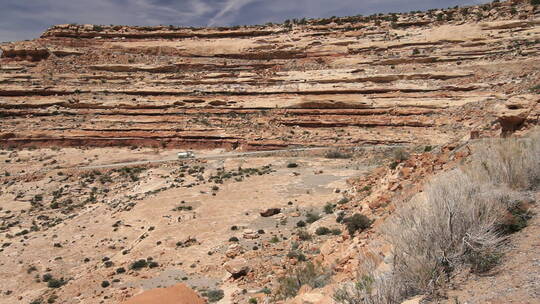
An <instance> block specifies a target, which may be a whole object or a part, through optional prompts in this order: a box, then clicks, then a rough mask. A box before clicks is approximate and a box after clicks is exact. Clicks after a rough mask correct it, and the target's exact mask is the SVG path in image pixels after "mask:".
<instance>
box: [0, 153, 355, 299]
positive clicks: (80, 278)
mask: <svg viewBox="0 0 540 304" xmlns="http://www.w3.org/2000/svg"><path fill="white" fill-rule="evenodd" d="M4 152H6V153H4V154H3V155H1V156H0V157H2V158H0V162H1V164H2V165H1V167H0V174H1V173H2V172H9V173H11V174H13V175H12V176H7V177H6V176H4V177H3V180H2V181H3V183H4V187H3V188H2V191H1V192H0V207H2V210H1V213H0V214H1V215H2V220H3V226H4V227H6V226H9V225H8V224H9V223H12V222H13V220H14V219H18V223H15V224H13V225H12V226H10V227H9V228H6V229H5V230H4V231H3V232H5V233H3V234H2V236H1V242H2V243H4V244H7V243H9V245H4V247H2V248H3V252H2V254H3V256H4V257H5V258H4V259H2V261H1V262H0V273H2V275H4V276H5V277H11V278H13V279H12V280H8V281H4V282H3V283H2V284H1V287H0V289H1V291H2V294H1V296H0V303H14V302H20V303H25V302H28V303H29V302H30V301H32V300H34V299H37V298H40V297H41V298H43V299H47V298H48V297H50V296H51V295H56V296H58V297H59V300H61V303H101V302H104V303H114V302H115V301H118V300H122V299H126V298H128V297H129V296H131V295H133V294H137V293H139V292H140V291H141V290H148V289H151V288H156V287H169V286H173V285H175V284H177V283H180V282H182V283H185V284H187V285H189V286H191V287H193V288H195V289H198V290H204V289H211V288H218V287H220V286H221V285H222V284H223V280H224V279H226V278H227V277H228V273H227V272H226V271H225V270H224V269H223V267H222V263H223V262H224V261H225V259H224V253H225V251H226V249H227V247H228V246H229V245H230V244H229V242H228V239H229V238H230V237H232V236H236V237H238V238H239V239H240V240H241V241H240V244H241V245H242V246H243V247H245V248H248V250H249V248H252V247H259V248H260V247H261V246H263V243H266V242H267V241H268V240H269V239H270V238H271V237H273V236H274V235H275V236H279V237H280V238H284V237H285V238H287V237H290V235H291V232H292V230H293V229H292V228H293V227H294V225H295V223H296V221H298V220H299V219H301V218H303V217H298V218H294V219H292V220H289V221H283V222H287V223H282V224H279V225H278V223H280V222H282V219H283V217H279V218H262V217H261V216H260V214H259V213H260V212H261V211H264V210H265V209H266V208H270V207H272V208H282V213H283V214H284V216H285V217H287V216H288V214H291V213H299V214H304V213H305V212H307V211H311V210H313V211H317V212H320V211H321V209H322V206H324V204H326V203H327V202H335V201H337V200H339V199H340V198H342V197H343V196H344V195H346V190H345V189H346V188H347V184H346V180H347V179H348V178H349V177H352V176H357V175H359V174H362V173H363V172H364V170H365V169H366V167H365V166H364V165H363V164H362V162H360V161H359V160H357V159H326V158H323V157H312V158H306V157H292V156H291V157H256V158H234V159H220V160H208V161H204V162H202V161H196V160H191V161H187V162H184V165H185V166H186V168H187V167H189V168H194V167H204V168H205V170H204V172H203V173H202V174H201V175H203V176H204V182H203V181H199V180H197V179H195V178H192V177H191V176H187V177H185V179H186V182H184V183H183V186H178V187H177V186H175V184H177V183H178V182H177V181H178V178H177V176H180V175H181V173H179V172H180V171H178V170H179V169H178V167H179V166H181V162H177V163H166V164H161V165H159V166H154V167H150V168H147V169H145V170H144V171H143V172H142V173H140V174H139V175H138V179H137V180H136V181H133V180H130V179H126V178H125V176H123V175H121V174H120V175H118V174H119V173H118V172H116V173H115V172H113V173H110V174H111V176H112V181H109V182H106V183H104V184H100V182H97V181H94V182H93V183H91V182H88V183H85V182H84V181H85V179H86V180H87V179H88V177H81V174H82V175H84V174H85V172H84V171H81V170H75V171H73V172H72V171H69V170H68V171H66V170H63V169H54V168H55V166H60V167H63V166H79V165H81V164H99V163H111V162H120V161H130V160H134V159H141V158H146V157H148V158H150V159H159V158H160V157H166V156H168V155H170V154H173V155H174V153H176V152H175V151H174V152H173V151H166V152H165V151H153V150H151V149H146V150H144V149H141V150H135V151H130V150H128V149H112V148H110V149H89V150H77V149H62V150H60V151H54V150H48V149H43V150H34V151H28V150H25V151H18V152H10V151H4ZM216 152H219V151H205V152H202V154H204V153H209V154H210V153H216ZM6 159H10V160H11V161H12V162H8V163H6V162H5V160H6ZM16 159H20V161H16ZM97 160H99V161H97ZM51 162H54V164H50V163H51ZM190 162H191V163H190ZM23 163H24V164H25V165H23ZM290 163H296V164H297V165H298V166H297V167H295V168H289V167H288V164H290ZM264 166H268V167H267V168H271V169H270V170H269V171H268V172H267V173H265V174H262V175H258V174H254V175H251V176H249V177H248V176H244V177H243V180H241V181H236V180H234V179H227V180H225V181H224V182H223V184H216V185H217V186H218V188H219V189H218V190H215V189H213V185H214V184H213V183H209V182H206V180H207V178H208V177H209V176H212V175H213V174H216V172H217V171H218V170H221V168H223V170H224V171H225V172H228V171H231V172H232V171H234V170H237V168H238V167H242V168H263V167H264ZM46 169H47V170H46ZM62 171H66V172H62ZM36 172H41V173H36ZM59 172H61V173H62V174H61V175H59ZM107 172H110V171H107V170H103V173H102V174H101V175H99V176H105V175H107V174H109V173H107ZM86 173H88V172H86ZM194 175H196V174H194ZM190 178H191V179H190ZM15 179H18V180H21V179H26V182H24V183H20V182H17V183H15V182H14V180H15ZM81 180H82V181H83V182H82V183H81ZM188 181H189V182H188ZM191 181H193V182H191ZM63 185H65V186H63ZM67 186H69V187H67ZM61 187H65V188H63V189H68V190H66V191H65V192H64V193H65V194H64V196H62V198H66V197H70V198H72V199H73V200H74V201H77V199H78V198H77V196H80V197H83V196H86V195H88V191H89V190H88V189H92V188H96V190H91V191H95V193H96V197H97V200H96V201H95V202H93V203H86V204H83V206H82V207H77V208H75V209H74V210H67V209H63V208H59V209H50V208H47V204H48V203H49V201H50V200H51V198H50V193H52V192H53V191H54V190H57V189H58V188H61ZM336 189H340V191H339V193H337V192H338V191H336ZM40 194H41V195H43V199H42V202H43V204H44V205H45V207H44V208H42V209H39V210H37V209H32V208H31V206H32V199H33V198H35V196H36V195H40ZM51 204H52V203H51ZM179 206H190V207H191V208H192V209H191V210H180V211H178V210H177V211H173V209H175V208H177V207H179ZM40 216H41V218H40ZM43 216H46V217H48V220H43ZM38 219H41V221H40V220H38ZM56 219H58V220H57V222H56ZM36 221H37V224H35V223H36ZM51 222H54V223H55V224H51ZM45 223H46V224H45ZM33 225H35V226H38V227H39V228H38V229H37V231H34V230H32V229H28V228H29V227H32V226H33ZM232 226H237V227H238V230H234V231H233V230H231V227H232ZM243 229H252V230H255V231H257V230H259V229H263V230H264V231H265V234H264V235H261V237H260V238H258V239H255V240H251V239H243V238H242V231H243ZM24 230H30V232H27V233H24V232H23V231H24ZM8 234H9V236H7V235H8ZM190 239H191V240H192V241H193V242H192V243H189V240H190ZM186 240H187V241H188V245H187V246H186V247H183V246H179V245H178V244H179V243H182V242H185V241H186ZM139 259H148V261H150V260H153V261H155V262H157V263H158V264H159V266H158V267H155V268H144V269H141V270H130V269H129V268H130V265H131V264H132V263H133V262H134V261H136V260H139ZM120 267H123V268H125V270H126V272H125V273H120V274H118V273H116V269H117V268H120ZM46 273H47V274H51V275H52V276H53V277H54V278H63V279H64V280H66V281H67V283H66V284H65V285H64V286H62V288H60V289H54V288H48V287H47V283H45V282H43V275H44V274H46ZM102 281H108V282H110V283H111V286H110V287H107V288H103V287H101V283H102ZM222 288H230V286H229V287H227V286H222ZM233 288H234V287H233Z"/></svg>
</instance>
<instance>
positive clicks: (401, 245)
mask: <svg viewBox="0 0 540 304" xmlns="http://www.w3.org/2000/svg"><path fill="white" fill-rule="evenodd" d="M539 134H540V132H534V133H533V134H532V135H531V136H530V137H529V138H525V139H504V140H494V141H490V142H487V143H486V144H485V145H481V146H479V147H478V149H477V152H476V153H475V154H474V155H473V157H472V158H471V162H470V163H469V164H467V165H466V166H464V167H463V168H460V169H454V170H452V171H449V172H446V173H443V174H440V175H439V176H438V177H436V178H434V179H433V180H432V181H431V183H429V184H428V185H427V187H426V189H425V191H424V192H423V193H421V194H420V195H417V196H416V197H415V198H414V199H412V200H411V201H410V202H409V203H407V204H405V205H404V206H402V207H401V208H400V209H398V211H397V212H396V213H395V214H394V216H393V217H392V218H390V219H389V220H388V222H387V223H386V225H385V227H384V228H383V231H384V233H385V236H386V238H387V240H388V242H389V243H390V244H391V245H392V246H393V262H392V265H391V266H392V271H391V272H390V273H377V272H374V271H369V270H368V271H366V272H365V274H364V275H363V276H362V277H360V278H359V280H358V281H357V282H356V283H355V284H349V285H346V286H344V287H342V288H341V289H338V290H337V291H336V293H335V295H334V297H335V299H336V301H337V302H339V303H346V304H355V303H366V304H379V303H381V304H382V303H401V302H402V301H403V300H404V299H406V298H408V297H410V296H413V295H418V294H435V292H436V291H437V290H438V289H440V288H443V287H444V286H445V284H446V283H447V282H448V279H449V277H450V274H451V273H452V272H453V271H454V270H456V269H470V270H471V271H473V272H485V271H487V270H489V269H491V268H492V267H493V266H495V265H496V264H497V263H498V261H499V260H500V257H501V256H502V245H503V244H504V241H505V239H506V237H507V234H508V233H511V232H514V231H516V230H519V229H521V228H523V227H524V226H526V220H527V219H528V218H529V216H530V214H529V213H528V212H527V210H523V209H522V208H523V206H524V205H526V204H524V203H523V201H524V200H526V199H525V198H526V196H527V193H526V192H525V191H526V190H529V189H533V188H537V187H538V185H539V181H540V178H539V176H540V140H539V139H540V136H539ZM509 217H510V218H513V217H515V218H516V219H515V220H512V221H510V224H509V223H508V218H509ZM516 223H517V224H516ZM516 228H517V229H516Z"/></svg>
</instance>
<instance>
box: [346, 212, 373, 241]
mask: <svg viewBox="0 0 540 304" xmlns="http://www.w3.org/2000/svg"><path fill="white" fill-rule="evenodd" d="M342 222H343V223H344V224H345V226H347V230H348V231H349V235H351V236H352V235H354V233H355V232H356V231H362V230H364V229H366V228H369V226H371V220H370V219H369V218H368V217H367V216H365V215H363V214H360V213H355V214H354V215H353V216H350V217H346V218H344V219H343V221H342Z"/></svg>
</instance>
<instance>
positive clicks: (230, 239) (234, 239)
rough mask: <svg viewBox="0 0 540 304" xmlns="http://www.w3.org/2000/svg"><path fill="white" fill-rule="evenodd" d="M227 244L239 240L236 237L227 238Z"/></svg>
mask: <svg viewBox="0 0 540 304" xmlns="http://www.w3.org/2000/svg"><path fill="white" fill-rule="evenodd" d="M229 242H240V240H239V239H238V238H237V237H235V236H233V237H231V238H229Z"/></svg>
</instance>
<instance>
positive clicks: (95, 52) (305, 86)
mask: <svg viewBox="0 0 540 304" xmlns="http://www.w3.org/2000/svg"><path fill="white" fill-rule="evenodd" d="M517 7H518V8H519V10H518V11H517V13H513V12H512V11H511V8H510V6H505V5H502V4H501V5H500V7H499V8H498V9H497V11H496V13H492V12H491V11H486V12H482V11H480V13H481V15H482V16H480V15H478V14H477V15H475V16H476V17H474V16H473V17H471V15H470V14H465V13H464V12H462V11H460V10H459V9H458V10H447V11H444V14H445V16H446V17H444V18H442V20H439V19H441V18H439V17H437V16H436V15H434V14H431V15H430V14H429V13H428V14H425V13H415V14H403V15H400V16H399V18H398V19H397V20H391V18H390V19H388V18H386V17H381V18H382V21H381V19H379V20H377V19H373V18H367V17H363V18H362V17H350V18H341V19H335V20H332V21H331V22H328V23H327V22H326V21H324V20H310V21H308V22H306V24H301V25H299V24H294V25H267V26H252V27H236V28H214V29H187V28H174V27H126V26H92V25H60V26H55V27H52V28H51V29H49V30H48V31H47V32H45V33H44V34H43V35H42V37H41V38H39V39H36V40H34V41H27V42H18V43H9V44H4V45H2V46H1V48H2V51H3V53H2V57H3V58H2V59H1V68H0V84H1V85H0V116H1V117H2V119H1V120H0V146H4V147H6V146H12V147H17V146H51V145H55V146H56V145H63V146H85V145H92V146H109V145H129V146H140V145H145V146H162V147H185V148H201V149H202V148H217V147H221V148H226V149H245V150H258V149H273V148H284V147H291V146H334V145H335V146H345V145H360V144H395V143H400V144H402V143H406V144H426V145H432V144H441V143H445V142H447V141H449V140H451V139H456V138H461V137H463V136H465V135H468V134H469V133H470V131H471V130H473V129H479V128H480V129H481V128H489V127H490V124H491V123H492V122H494V121H496V119H497V117H495V115H497V114H496V113H498V112H497V110H496V109H494V105H496V104H502V103H504V102H506V100H508V99H509V98H510V97H511V96H513V95H515V94H519V93H525V92H526V91H528V90H529V88H531V87H534V86H535V85H537V83H536V82H535V81H537V79H538V70H539V66H540V61H539V57H538V54H539V52H540V30H539V27H538V24H539V19H538V12H536V11H534V9H531V8H528V7H527V6H523V5H521V6H517ZM504 12H506V13H504ZM480 17H481V18H480ZM385 18H386V19H385ZM471 18H477V19H476V20H471ZM478 18H479V19H478ZM535 79H536V80H535ZM528 117H529V118H528V119H534V118H530V117H532V116H528Z"/></svg>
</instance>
